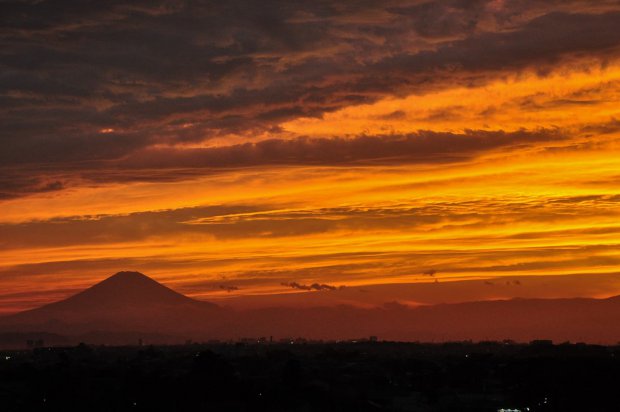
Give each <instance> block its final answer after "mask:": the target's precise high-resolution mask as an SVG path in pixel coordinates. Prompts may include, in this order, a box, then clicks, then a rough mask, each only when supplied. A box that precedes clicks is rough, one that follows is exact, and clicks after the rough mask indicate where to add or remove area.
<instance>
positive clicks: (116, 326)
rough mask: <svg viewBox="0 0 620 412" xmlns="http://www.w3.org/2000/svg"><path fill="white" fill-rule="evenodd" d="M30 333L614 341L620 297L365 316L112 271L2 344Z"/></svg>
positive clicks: (14, 320)
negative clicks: (232, 301) (217, 299)
mask: <svg viewBox="0 0 620 412" xmlns="http://www.w3.org/2000/svg"><path fill="white" fill-rule="evenodd" d="M310 293H311V292H310ZM37 334H39V335H40V336H44V335H45V336H46V339H47V341H48V342H50V343H56V342H57V343H58V344H66V343H67V342H73V341H86V342H88V343H103V344H125V343H136V342H137V340H138V339H144V340H145V341H147V342H152V343H174V342H182V341H185V340H186V339H194V340H206V339H237V338H240V337H261V336H265V337H269V336H273V337H275V338H276V339H279V338H283V337H291V338H296V337H304V338H309V339H354V338H360V337H367V336H370V335H375V336H378V337H379V338H380V339H387V340H402V341H435V342H438V341H453V340H473V341H480V340H504V339H510V340H515V341H530V340H534V339H551V340H554V341H556V342H562V341H572V342H589V343H617V342H619V341H620V297H612V298H608V299H589V298H575V299H513V300H502V301H481V302H469V303H458V304H442V305H433V306H421V307H416V308H411V307H407V306H404V305H401V304H399V303H396V302H394V303H386V304H385V305H383V306H382V307H377V308H372V309H362V308H357V307H353V306H345V305H339V306H330V307H311V308H299V309H294V308H277V307H276V308H265V309H254V310H245V311H233V310H230V309H226V308H222V307H220V306H218V305H215V304H212V303H209V302H204V301H198V300H195V299H191V298H188V297H186V296H184V295H182V294H180V293H177V292H175V291H173V290H171V289H169V288H168V287H166V286H164V285H162V284H160V283H158V282H156V281H154V280H153V279H151V278H149V277H147V276H145V275H143V274H141V273H138V272H119V273H117V274H115V275H113V276H111V277H110V278H108V279H106V280H104V281H102V282H101V283H98V284H96V285H94V286H92V287H91V288H89V289H86V290H84V291H83V292H80V293H78V294H76V295H74V296H72V297H70V298H68V299H66V300H63V301H59V302H55V303H52V304H49V305H45V306H42V307H40V308H37V309H32V310H28V311H25V312H21V313H18V314H15V315H11V316H6V317H4V318H0V346H7V345H13V346H15V344H16V342H17V343H18V342H19V339H21V338H24V337H30V338H34V337H36V336H38V335H37ZM9 338H10V339H9ZM3 340H4V344H3ZM9 340H10V343H7V342H8V341H9Z"/></svg>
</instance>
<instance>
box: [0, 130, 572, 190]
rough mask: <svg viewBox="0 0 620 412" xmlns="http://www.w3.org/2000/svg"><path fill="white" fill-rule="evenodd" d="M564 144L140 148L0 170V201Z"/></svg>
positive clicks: (479, 133)
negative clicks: (78, 189) (230, 173)
mask: <svg viewBox="0 0 620 412" xmlns="http://www.w3.org/2000/svg"><path fill="white" fill-rule="evenodd" d="M112 138H113V137H112ZM564 138H566V136H565V135H563V133H562V132H561V131H559V130H555V129H540V130H537V131H530V132H528V131H517V132H502V131H494V132H490V131H483V130H468V131H465V132H464V133H438V132H432V131H419V132H417V133H411V134H407V135H383V136H351V137H342V138H340V137H334V138H307V137H299V138H295V139H269V140H264V141H260V142H257V143H243V144H237V145H231V146H223V147H214V148H204V149H201V148H196V149H187V148H185V149H183V148H178V149H176V148H144V149H142V150H137V151H134V152H133V153H132V154H130V155H127V156H125V157H124V158H123V159H120V160H118V161H113V162H111V161H103V160H102V161H92V162H77V163H70V164H67V165H65V170H63V171H62V172H54V171H53V169H52V170H50V169H49V166H48V165H46V164H44V165H42V166H41V167H36V166H31V167H17V166H14V167H5V168H3V169H2V168H0V170H2V171H3V177H2V178H0V193H1V196H2V197H4V198H11V197H18V196H23V195H27V194H30V193H39V192H44V191H50V190H59V189H61V188H63V187H66V186H71V185H75V184H79V183H83V182H89V183H99V184H105V183H118V182H129V181H150V182H167V181H175V180H182V179H189V178H193V177H197V176H200V175H208V174H213V173H218V172H222V171H225V170H228V169H232V168H240V167H257V166H277V165H281V166H285V165H286V166H290V165H323V166H327V165H331V166H338V165H353V164H357V165H364V164H366V165H370V164H395V163H396V164H398V163H445V162H458V161H464V160H468V159H471V158H472V157H474V156H475V155H477V154H480V153H482V152H485V151H490V150H494V149H498V148H510V147H519V146H523V145H531V144H533V143H536V142H554V141H559V140H562V139H564ZM91 150H96V148H92V149H91ZM102 153H104V152H102ZM50 156H51V153H50ZM102 156H103V155H102ZM0 157H1V155H0Z"/></svg>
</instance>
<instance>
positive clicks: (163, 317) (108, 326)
mask: <svg viewBox="0 0 620 412" xmlns="http://www.w3.org/2000/svg"><path fill="white" fill-rule="evenodd" d="M222 311H223V310H222V309H221V308H220V307H219V306H217V305H215V304H213V303H209V302H203V301H198V300H195V299H191V298H189V297H187V296H184V295H182V294H180V293H178V292H175V291H173V290H172V289H170V288H168V287H166V286H164V285H162V284H161V283H158V282H156V281H155V280H153V279H151V278H149V277H148V276H146V275H144V274H142V273H139V272H129V271H125V272H119V273H116V274H115V275H113V276H111V277H109V278H107V279H105V280H103V281H102V282H100V283H97V284H96V285H94V286H92V287H90V288H88V289H86V290H84V291H82V292H80V293H78V294H76V295H73V296H71V297H69V298H67V299H65V300H62V301H59V302H55V303H51V304H48V305H45V306H42V307H40V308H36V309H32V310H28V311H25V312H21V313H18V314H15V315H12V316H9V317H7V318H5V319H3V320H2V322H0V325H4V327H3V329H5V330H6V328H7V327H10V326H12V327H14V329H20V330H35V329H36V330H45V331H51V332H55V333H84V332H92V331H94V330H106V331H144V332H153V333H179V332H192V331H194V330H196V329H198V328H206V327H208V324H209V323H212V322H213V321H214V318H215V317H217V315H218V313H221V312H222Z"/></svg>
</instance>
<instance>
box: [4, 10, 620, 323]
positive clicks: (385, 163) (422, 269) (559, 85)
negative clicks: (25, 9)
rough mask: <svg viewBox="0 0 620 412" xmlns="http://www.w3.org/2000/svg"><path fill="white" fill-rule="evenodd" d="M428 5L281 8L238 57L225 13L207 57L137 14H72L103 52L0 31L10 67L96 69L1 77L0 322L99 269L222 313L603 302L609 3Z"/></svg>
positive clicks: (206, 39)
mask: <svg viewBox="0 0 620 412" xmlns="http://www.w3.org/2000/svg"><path fill="white" fill-rule="evenodd" d="M405 3H406V4H405ZM448 3H449V2H448ZM448 3H441V2H438V3H435V2H430V1H429V2H420V1H411V2H394V4H392V3H390V5H391V7H387V6H385V8H383V9H381V10H374V9H370V10H367V9H363V8H362V7H361V6H360V8H359V9H356V8H355V7H351V8H344V9H339V8H337V7H336V8H334V9H330V10H328V11H324V10H315V9H313V6H312V5H310V4H303V5H299V6H298V9H295V7H292V8H291V9H290V10H289V9H286V10H285V11H282V12H281V13H282V14H281V15H280V14H278V15H276V16H273V18H274V19H276V20H278V21H281V23H282V26H281V27H280V26H277V28H274V30H281V31H282V32H283V33H277V34H274V33H271V32H270V31H269V29H268V28H266V27H264V26H263V25H261V24H258V23H256V24H255V25H253V26H252V25H251V26H250V28H248V29H247V30H254V31H255V33H257V34H256V36H258V38H259V39H261V40H260V41H259V40H256V44H254V43H253V42H251V41H250V40H247V39H246V37H244V36H245V35H247V33H245V32H241V29H239V31H235V28H236V27H241V26H242V23H243V21H242V19H241V17H238V16H236V15H233V16H232V17H230V16H229V17H228V18H229V19H231V20H230V21H231V22H232V23H231V24H232V29H231V32H230V33H220V34H219V35H218V36H215V37H211V36H210V35H209V33H203V32H202V31H201V30H202V29H201V27H202V26H200V25H198V26H193V25H192V24H190V23H191V22H192V21H193V20H191V18H190V17H188V16H187V15H186V14H187V13H188V12H187V11H183V10H181V11H180V10H177V9H171V10H160V11H159V12H161V14H157V13H155V12H153V11H151V12H152V13H154V14H149V13H151V12H148V11H141V13H145V14H144V16H151V17H149V18H147V17H144V19H143V20H142V19H139V21H138V23H136V24H138V26H137V27H138V29H135V30H137V33H134V32H132V31H126V30H129V29H127V28H126V26H125V25H126V24H129V23H128V22H127V19H128V18H130V17H127V16H129V15H125V14H123V13H128V12H127V11H126V10H124V9H118V10H117V9H113V10H112V11H102V10H95V12H96V13H94V15H95V17H96V21H97V22H102V21H104V20H105V19H108V20H105V21H107V22H108V23H107V24H110V25H112V27H115V26H114V25H116V26H117V27H118V30H119V33H121V34H122V33H125V34H124V35H125V36H128V37H122V38H123V39H128V40H127V41H126V42H122V41H120V40H118V39H117V38H116V37H114V36H112V35H110V38H105V37H103V38H100V37H97V34H96V33H98V32H97V29H99V28H100V29H101V30H102V31H101V32H102V33H107V32H105V31H104V28H105V27H107V26H105V27H104V25H103V23H97V24H96V25H95V26H93V27H95V28H88V27H90V26H88V21H90V20H89V19H91V18H93V19H94V18H95V17H93V16H86V15H84V16H82V17H83V21H84V24H83V25H77V26H72V25H65V23H63V20H62V19H60V20H59V22H58V23H57V24H58V25H57V26H53V25H52V26H44V27H35V28H29V29H25V28H20V27H19V25H14V26H10V25H8V26H6V27H4V28H3V30H2V33H3V35H2V39H3V40H2V41H3V43H4V44H5V45H9V46H11V48H10V50H11V52H12V53H13V54H12V55H13V56H17V55H19V53H20V52H21V53H26V51H27V50H26V49H25V47H26V46H24V42H30V43H32V45H38V46H40V47H48V48H49V49H50V50H52V49H53V50H54V52H56V51H58V50H60V49H63V48H64V49H66V51H67V53H69V52H75V53H77V54H76V55H80V54H79V53H82V55H83V56H84V60H85V61H92V62H94V63H93V64H95V63H97V64H99V65H101V66H102V67H103V68H106V69H107V70H102V71H101V74H100V75H99V76H95V77H93V79H90V78H87V77H85V76H86V74H84V73H90V72H88V67H82V66H80V64H82V63H75V62H74V60H72V59H71V58H70V57H67V55H65V54H63V55H59V56H58V57H49V56H48V55H45V54H44V53H43V54H42V55H41V57H37V56H38V55H36V54H35V56H34V57H33V58H34V59H35V60H36V59H39V60H40V61H41V63H42V62H43V61H45V60H46V59H49V67H38V68H29V67H25V66H23V65H22V66H20V63H19V62H18V59H17V58H16V59H15V61H13V60H11V61H9V62H8V63H6V65H5V67H4V69H3V70H4V72H5V73H7V76H14V78H17V77H15V76H18V75H23V77H27V76H32V79H34V78H37V79H39V80H41V79H43V81H42V83H41V84H38V85H34V86H32V85H31V83H32V82H34V80H31V83H28V82H26V81H25V80H24V81H23V82H22V83H19V82H17V81H14V82H13V84H14V86H11V87H7V88H4V89H2V90H5V91H4V92H3V97H4V98H5V101H6V102H8V103H10V107H11V109H10V110H7V111H5V114H3V115H2V119H3V121H4V122H5V124H7V125H8V127H7V131H5V132H3V133H6V136H4V135H3V136H2V138H3V140H2V142H3V143H2V144H3V145H5V148H6V151H5V153H8V154H7V155H2V156H0V161H1V162H2V163H1V164H0V167H1V170H2V171H3V175H4V176H3V177H2V179H0V192H1V195H2V196H0V244H1V245H2V248H0V313H2V312H7V313H8V312H12V311H17V310H21V309H26V308H30V307H34V306H37V305H40V304H42V303H46V302H49V301H53V300H56V299H59V298H62V297H64V296H67V295H68V294H71V293H73V292H75V291H77V290H79V289H82V288H84V287H87V286H89V285H91V284H92V283H94V282H97V281H99V280H101V279H103V278H104V277H106V276H108V275H111V274H113V273H115V272H117V271H120V270H138V271H141V272H143V273H146V274H147V275H149V276H152V277H153V278H155V279H156V280H159V281H162V282H164V283H166V284H167V285H169V286H171V287H173V288H175V289H177V290H179V291H181V292H183V293H186V294H188V295H189V296H195V297H197V298H201V299H211V300H217V301H218V302H222V303H226V302H228V303H229V304H231V305H237V306H240V307H243V306H244V305H246V304H247V305H248V306H255V305H269V304H275V303H282V302H286V304H293V305H294V304H303V302H306V301H307V298H308V296H309V295H310V294H313V295H315V296H314V297H313V299H314V298H316V299H317V300H316V301H317V302H324V303H325V302H327V303H338V302H346V303H352V304H359V305H372V304H380V303H381V301H390V300H399V301H402V302H406V303H411V304H416V303H433V302H443V301H460V300H475V299H497V298H510V297H519V296H529V297H531V296H533V297H536V296H539V297H562V296H597V297H602V296H611V295H614V294H620V277H618V275H619V274H620V270H619V269H618V267H619V266H618V264H619V263H620V248H619V247H618V246H619V243H620V235H619V234H620V191H619V185H620V120H618V119H620V105H619V104H618V103H619V101H620V60H618V59H617V51H618V49H617V46H618V45H620V35H615V34H613V33H614V31H617V27H618V25H617V24H618V23H620V14H619V13H620V7H619V6H618V5H617V4H616V3H615V2H601V3H600V4H598V5H597V6H592V5H591V4H590V5H588V3H587V2H578V1H575V2H563V3H562V6H561V7H559V6H557V5H556V6H557V7H551V6H549V9H545V7H543V6H541V5H540V3H537V4H538V6H536V7H529V8H528V7H526V6H524V5H523V4H522V3H519V2H510V1H506V2H497V1H493V2H484V1H483V2H479V3H476V4H477V6H474V5H470V6H462V5H461V6H457V5H455V4H456V3H455V4H452V3H449V4H451V5H450V6H449V7H448V6H446V5H445V4H448ZM525 3H527V2H525ZM397 6H398V7H397ZM401 6H402V7H401ZM375 7H379V6H375ZM399 7H400V8H399ZM459 7H461V8H459ZM475 7H478V8H477V9H475V10H474V8H475ZM429 10H430V11H429ZM31 12H32V13H33V16H34V14H35V11H34V10H33V11H31ZM159 12H158V13H159ZM219 12H221V13H223V15H227V14H226V10H221V11H219ZM201 13H206V14H204V15H203V14H201ZM209 13H210V12H207V11H204V10H203V11H201V12H197V16H198V17H200V18H201V19H204V20H208V19H210V18H215V17H214V15H211V14H209ZM274 13H275V12H274ZM424 13H426V14H424ZM191 14H192V15H193V14H196V13H191ZM419 15H423V16H425V19H423V20H422V21H420V20H419V19H418V18H417V17H418V16H419ZM471 15H476V16H477V17H476V18H477V20H476V22H475V24H474V25H473V26H471V25H465V24H464V23H463V22H464V21H470V18H471ZM123 16H124V17H123ZM131 16H133V17H131V18H137V17H135V16H134V15H131ZM227 16H228V15H227ZM104 17H105V19H104ZM246 17H247V16H245V17H243V18H246ZM237 18H239V19H241V20H239V21H237V20H235V19H237ZM249 18H250V20H251V17H249ZM101 19H104V20H101ZM188 19H189V20H188ZM316 20H320V21H321V22H322V23H321V24H324V26H325V31H326V32H327V34H324V33H322V32H316V31H315V30H314V28H313V27H314V26H315V25H316ZM252 21H253V20H252ZM181 22H186V24H187V28H186V29H182V28H181V27H183V26H182V24H181ZM313 22H314V23H313ZM429 22H431V23H433V24H428V23H429ZM93 24H94V23H93ZM99 24H100V25H101V26H99ZM313 24H314V25H313ZM425 24H426V25H428V26H429V27H426V26H425ZM549 25H550V26H549ZM575 26H576V27H575ZM24 27H26V26H24ZM132 27H133V26H132ZM593 27H594V28H595V29H596V30H599V31H600V32H601V33H597V32H596V31H595V32H592V31H589V32H588V31H587V30H588V29H589V28H590V29H591V28H593ZM244 30H245V29H244ZM579 30H582V31H583V33H585V34H583V38H578V39H577V38H576V37H575V33H580V31H579ZM51 31H55V32H69V33H74V34H76V33H82V34H83V35H84V38H85V39H86V40H84V41H85V42H87V43H88V42H93V44H99V45H101V44H108V45H110V46H114V47H116V49H115V50H123V47H126V48H127V49H128V50H133V48H134V47H136V48H137V47H138V46H140V45H142V44H141V43H140V42H145V41H146V40H144V39H142V37H141V36H140V35H141V34H145V33H153V32H154V33H160V32H161V33H167V35H168V36H170V37H168V38H169V39H171V40H170V42H171V44H173V45H174V44H177V43H175V42H179V43H178V44H181V41H183V39H185V38H186V37H190V38H191V39H192V42H190V43H191V45H192V47H193V45H196V46H195V47H201V50H203V49H206V50H210V51H209V53H211V54H210V56H211V57H210V58H209V59H207V60H205V61H204V62H203V61H202V60H200V59H197V60H196V59H193V60H192V59H190V57H191V56H196V54H195V52H196V50H193V49H190V50H187V54H188V57H186V56H185V54H183V53H184V52H185V51H184V50H180V51H178V59H179V62H178V66H174V65H172V66H169V63H165V64H164V63H161V65H162V66H161V67H160V68H161V70H162V73H161V74H160V72H159V71H158V69H155V68H149V67H148V64H146V63H145V62H150V61H158V60H157V59H163V57H162V55H161V53H164V52H165V53H164V55H166V53H175V52H174V51H173V49H174V47H173V46H170V47H171V50H167V49H166V50H164V51H163V52H162V51H161V50H160V49H158V48H153V49H151V48H150V45H149V44H144V45H142V46H144V49H140V48H137V49H136V50H139V51H140V53H144V55H139V56H138V57H137V58H136V59H137V60H136V61H133V60H131V59H130V58H129V57H127V56H126V55H125V53H120V52H118V54H112V55H110V56H108V55H106V54H105V50H107V49H102V50H104V51H99V52H98V53H101V55H99V54H97V53H96V52H92V53H91V52H90V51H89V50H85V49H82V46H81V45H76V44H74V43H72V42H70V41H68V40H63V37H62V36H59V37H58V38H57V39H54V40H46V39H45V38H44V37H43V35H44V34H45V33H49V32H51ZM286 33H288V35H289V36H292V38H291V39H290V44H289V43H287V41H286V39H287V37H286V36H287V34H286ZM291 33H293V34H291ZM599 34H600V35H599ZM324 35H325V36H327V37H326V39H323V40H322V37H321V36H324ZM20 36H21V37H20ZM119 36H120V35H119ZM261 36H263V37H261ZM134 37H135V38H134ZM18 38H21V39H22V42H21V43H20V42H18V41H17V40H16V39H18ZM335 39H339V41H336V40H335ZM332 40H333V41H332ZM125 43H126V45H124V44H125ZM249 43H251V44H250V45H248V44H249ZM158 47H159V46H158ZM161 47H164V46H161ZM166 47H168V45H166ZM186 47H188V48H189V47H190V46H186ZM244 48H247V50H245V49H244ZM242 49H243V50H244V52H243V53H241V52H240V51H239V50H242ZM216 52H217V53H216ZM50 53H52V52H50ZM218 53H220V54H218ZM46 56H47V57H46ZM104 57H105V58H106V59H104ZM185 58H187V59H188V60H187V62H185V61H184V60H183V59H185ZM55 59H58V60H55ZM63 59H64V60H63ZM89 59H90V60H89ZM113 59H117V60H113ZM132 62H133V63H132ZM142 63H144V64H145V65H144V67H142V66H141V64H142ZM73 64H75V65H76V67H75V68H74V73H77V74H76V76H75V80H72V79H71V78H62V77H61V78H57V77H54V78H52V75H54V73H55V70H57V69H58V70H60V69H59V68H60V67H61V66H63V65H69V66H70V65H73ZM83 64H85V65H86V63H83ZM183 64H185V65H183ZM188 65H189V67H188ZM156 66H157V64H156ZM89 67H90V66H89ZM157 67H159V66H157ZM80 74H82V75H83V76H82V77H80ZM213 79H217V81H215V80H213ZM46 82H47V83H46ZM80 82H82V83H80ZM81 87H84V88H85V90H86V91H84V92H82V91H80V90H78V89H80V88H81ZM89 87H91V88H92V90H91V89H88V88H89ZM72 88H73V89H72ZM74 89H75V90H74ZM48 94H49V95H51V96H52V97H51V98H49V99H48V100H45V99H46V96H47V95H48ZM8 103H7V108H8V107H9V105H8ZM20 122H23V124H22V123H20ZM290 282H297V283H299V284H303V285H309V284H312V283H320V284H327V285H334V286H338V287H339V286H345V288H344V289H342V290H335V291H330V290H323V291H299V290H296V289H294V288H291V287H289V286H285V285H283V283H290ZM453 282H455V283H453ZM415 283H420V287H419V288H417V289H416V288H415V285H414V286H412V287H407V288H405V289H403V286H401V285H402V284H415ZM431 284H432V285H431ZM390 285H392V286H390ZM457 285H458V287H457ZM461 285H463V286H461ZM431 286H432V287H434V288H436V289H430V287H431ZM500 286H501V287H500ZM347 290H348V291H347ZM403 290H406V291H407V292H406V293H405V292H403ZM349 291H356V292H357V293H352V292H349ZM360 291H363V292H364V293H362V292H360ZM448 291H449V292H448ZM282 294H286V296H285V297H284V298H285V299H284V298H283V296H281V295H282ZM300 294H304V297H300V296H301V295H300ZM296 299H297V300H296ZM244 302H245V303H244ZM296 302H297V303H296Z"/></svg>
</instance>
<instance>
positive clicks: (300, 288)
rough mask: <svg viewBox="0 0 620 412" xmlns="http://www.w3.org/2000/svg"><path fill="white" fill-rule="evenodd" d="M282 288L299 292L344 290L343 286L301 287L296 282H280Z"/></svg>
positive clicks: (312, 285)
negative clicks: (285, 287) (286, 287)
mask: <svg viewBox="0 0 620 412" xmlns="http://www.w3.org/2000/svg"><path fill="white" fill-rule="evenodd" d="M281 285H282V286H288V287H290V288H293V289H299V290H339V289H344V286H333V285H327V284H325V283H313V284H311V285H303V284H300V283H297V282H282V283H281Z"/></svg>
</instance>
